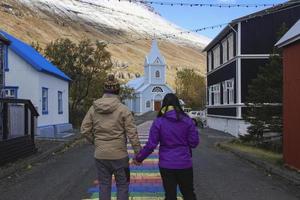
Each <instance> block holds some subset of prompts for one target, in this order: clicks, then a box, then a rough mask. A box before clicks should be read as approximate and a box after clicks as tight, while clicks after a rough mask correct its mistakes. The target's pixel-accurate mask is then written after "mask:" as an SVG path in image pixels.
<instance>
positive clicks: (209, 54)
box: [207, 52, 211, 71]
mask: <svg viewBox="0 0 300 200" xmlns="http://www.w3.org/2000/svg"><path fill="white" fill-rule="evenodd" d="M207 58H208V59H207V67H208V71H211V52H208V57H207Z"/></svg>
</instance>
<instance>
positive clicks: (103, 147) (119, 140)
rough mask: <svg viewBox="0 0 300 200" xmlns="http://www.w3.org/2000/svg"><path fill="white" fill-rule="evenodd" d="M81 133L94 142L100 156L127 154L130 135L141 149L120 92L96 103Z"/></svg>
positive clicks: (135, 144) (105, 96)
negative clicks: (118, 94) (119, 95)
mask: <svg viewBox="0 0 300 200" xmlns="http://www.w3.org/2000/svg"><path fill="white" fill-rule="evenodd" d="M81 134H83V135H84V136H85V137H86V138H87V139H88V140H89V141H90V142H92V143H94V145H95V158H97V159H107V160H117V159H121V158H125V157H127V156H128V153H127V144H126V141H127V137H128V139H129V141H130V143H131V145H132V147H133V150H134V152H135V153H136V154H137V153H138V152H139V151H140V149H141V144H140V141H139V138H138V134H137V129H136V126H135V124H134V119H133V116H132V114H131V112H130V111H129V110H128V108H127V107H126V106H125V105H123V104H122V103H121V102H120V99H119V97H118V96H116V95H108V94H105V95H103V97H102V98H101V99H98V100H96V101H95V102H94V103H93V105H92V106H91V108H90V109H89V111H88V113H87V114H86V116H85V118H84V120H83V122H82V125H81Z"/></svg>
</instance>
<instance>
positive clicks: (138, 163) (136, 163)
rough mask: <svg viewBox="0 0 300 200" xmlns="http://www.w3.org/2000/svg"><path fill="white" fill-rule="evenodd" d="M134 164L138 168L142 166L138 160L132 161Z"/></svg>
mask: <svg viewBox="0 0 300 200" xmlns="http://www.w3.org/2000/svg"><path fill="white" fill-rule="evenodd" d="M132 164H134V165H136V166H140V165H142V163H141V162H138V161H137V160H136V159H132Z"/></svg>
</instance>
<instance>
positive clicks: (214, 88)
mask: <svg viewBox="0 0 300 200" xmlns="http://www.w3.org/2000/svg"><path fill="white" fill-rule="evenodd" d="M220 89H221V85H220V84H215V85H213V86H212V93H213V96H214V104H213V105H220V104H221V91H220Z"/></svg>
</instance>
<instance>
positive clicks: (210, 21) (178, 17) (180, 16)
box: [152, 0, 286, 38]
mask: <svg viewBox="0 0 300 200" xmlns="http://www.w3.org/2000/svg"><path fill="white" fill-rule="evenodd" d="M153 1H162V2H180V3H181V2H184V3H237V4H238V3H240V4H264V3H266V4H278V3H283V2H286V0H153ZM152 6H153V7H154V9H155V10H156V11H157V12H158V13H160V14H161V16H163V17H164V18H165V19H167V20H168V21H171V22H173V23H174V24H176V25H178V26H180V27H182V28H185V29H198V28H202V27H207V26H213V25H217V24H223V23H228V22H230V21H231V20H233V19H236V18H239V17H242V16H244V15H248V14H251V13H253V12H256V11H259V10H262V9H265V8H264V7H259V8H211V7H189V6H161V5H152ZM221 30H222V29H221V28H217V29H211V30H205V31H202V32H200V33H199V34H200V35H204V36H206V37H209V38H214V37H215V36H216V35H217V34H218V33H219V32H220V31H221Z"/></svg>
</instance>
